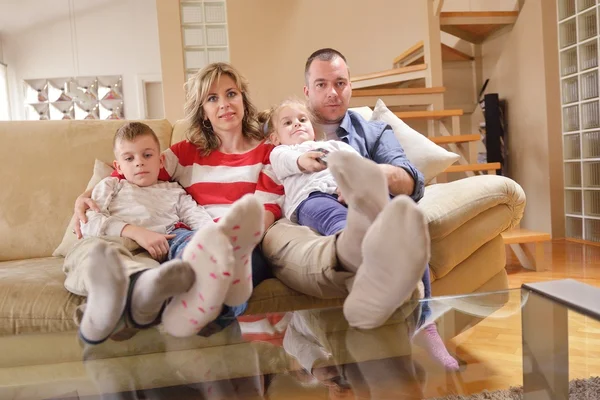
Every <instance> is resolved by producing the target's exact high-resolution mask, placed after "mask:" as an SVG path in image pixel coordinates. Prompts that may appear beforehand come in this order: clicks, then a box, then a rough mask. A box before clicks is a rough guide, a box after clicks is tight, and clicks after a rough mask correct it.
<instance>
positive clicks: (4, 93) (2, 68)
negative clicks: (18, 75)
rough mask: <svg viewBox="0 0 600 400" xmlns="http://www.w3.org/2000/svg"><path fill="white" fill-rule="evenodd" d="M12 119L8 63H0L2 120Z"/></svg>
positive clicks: (0, 111) (0, 117) (0, 108)
mask: <svg viewBox="0 0 600 400" xmlns="http://www.w3.org/2000/svg"><path fill="white" fill-rule="evenodd" d="M8 120H10V107H9V106H8V77H7V75H6V65H4V64H2V63H0V121H8Z"/></svg>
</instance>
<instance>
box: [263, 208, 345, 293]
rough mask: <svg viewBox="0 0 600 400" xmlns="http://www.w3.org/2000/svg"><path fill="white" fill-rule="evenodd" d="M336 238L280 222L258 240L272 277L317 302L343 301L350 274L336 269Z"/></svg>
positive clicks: (286, 220)
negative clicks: (323, 300)
mask: <svg viewBox="0 0 600 400" xmlns="http://www.w3.org/2000/svg"><path fill="white" fill-rule="evenodd" d="M335 241H336V236H321V235H319V234H318V233H316V232H314V231H313V230H311V229H310V228H307V227H305V226H300V225H296V224H294V223H292V222H291V221H290V220H288V219H280V220H279V221H277V222H276V223H275V224H274V225H272V226H271V227H270V228H269V230H268V231H267V233H266V234H265V237H264V238H263V241H262V250H263V253H264V255H265V257H266V258H267V259H268V260H269V262H270V263H271V264H272V265H273V273H274V275H275V276H276V277H277V278H278V279H279V280H281V281H282V282H283V283H284V284H285V285H287V286H289V287H290V288H292V289H294V290H297V291H299V292H301V293H304V294H307V295H310V296H314V297H318V298H321V299H331V298H343V297H346V296H347V295H348V287H351V284H352V282H353V280H354V274H353V273H351V272H347V271H344V270H342V269H341V268H339V267H338V261H337V255H336V248H335Z"/></svg>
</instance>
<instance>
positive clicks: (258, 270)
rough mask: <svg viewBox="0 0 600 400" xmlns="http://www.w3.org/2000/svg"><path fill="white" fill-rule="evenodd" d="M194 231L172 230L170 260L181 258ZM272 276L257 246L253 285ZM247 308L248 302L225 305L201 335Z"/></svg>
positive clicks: (222, 325)
mask: <svg viewBox="0 0 600 400" xmlns="http://www.w3.org/2000/svg"><path fill="white" fill-rule="evenodd" d="M194 233H196V231H191V230H189V229H185V228H178V229H175V230H174V231H172V232H171V234H172V235H175V237H174V238H172V239H169V254H168V259H169V260H173V259H175V258H181V256H182V254H183V250H184V249H185V247H186V246H187V244H188V243H189V241H190V239H191V238H192V236H193V235H194ZM271 277H272V274H271V269H270V268H269V266H268V264H267V262H266V260H265V257H264V256H263V254H262V252H261V251H260V249H259V248H258V246H257V247H255V248H254V250H253V251H252V286H253V287H256V286H258V284H259V283H261V282H262V281H264V280H265V279H268V278H271ZM246 308H248V303H244V304H240V305H239V306H232V307H230V306H226V305H223V310H221V314H219V316H218V317H217V319H216V320H214V321H213V322H211V323H209V324H208V325H207V326H205V327H204V328H203V329H202V330H201V331H200V333H199V335H203V336H208V335H207V333H210V334H212V333H216V332H218V331H221V330H223V329H224V328H226V327H227V326H229V325H231V323H233V322H234V321H235V319H236V317H238V316H240V315H242V314H243V313H244V312H245V311H246Z"/></svg>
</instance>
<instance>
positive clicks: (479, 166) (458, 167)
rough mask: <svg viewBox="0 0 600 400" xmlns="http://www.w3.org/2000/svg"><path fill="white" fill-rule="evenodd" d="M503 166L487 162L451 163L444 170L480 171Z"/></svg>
mask: <svg viewBox="0 0 600 400" xmlns="http://www.w3.org/2000/svg"><path fill="white" fill-rule="evenodd" d="M500 168H502V165H501V164H500V163H498V162H496V163H486V164H467V165H451V166H449V167H448V168H446V170H445V171H444V172H467V171H471V172H480V171H492V170H494V171H495V170H497V169H500Z"/></svg>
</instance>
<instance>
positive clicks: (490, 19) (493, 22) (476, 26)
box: [440, 11, 519, 43]
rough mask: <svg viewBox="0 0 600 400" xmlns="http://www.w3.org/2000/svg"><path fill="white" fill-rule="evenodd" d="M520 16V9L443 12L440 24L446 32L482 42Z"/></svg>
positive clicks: (471, 40)
mask: <svg viewBox="0 0 600 400" xmlns="http://www.w3.org/2000/svg"><path fill="white" fill-rule="evenodd" d="M518 17H519V12H518V11H464V12H463V11H461V12H443V13H441V14H440V26H441V29H442V30H443V31H444V32H447V33H450V34H451V35H454V36H457V37H459V38H461V39H463V40H467V41H469V42H471V43H482V42H483V41H484V40H485V39H486V38H487V37H488V36H490V35H491V34H492V33H494V32H495V31H497V30H499V29H501V28H502V27H504V26H507V25H512V24H514V23H515V22H516V21H517V18H518Z"/></svg>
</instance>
